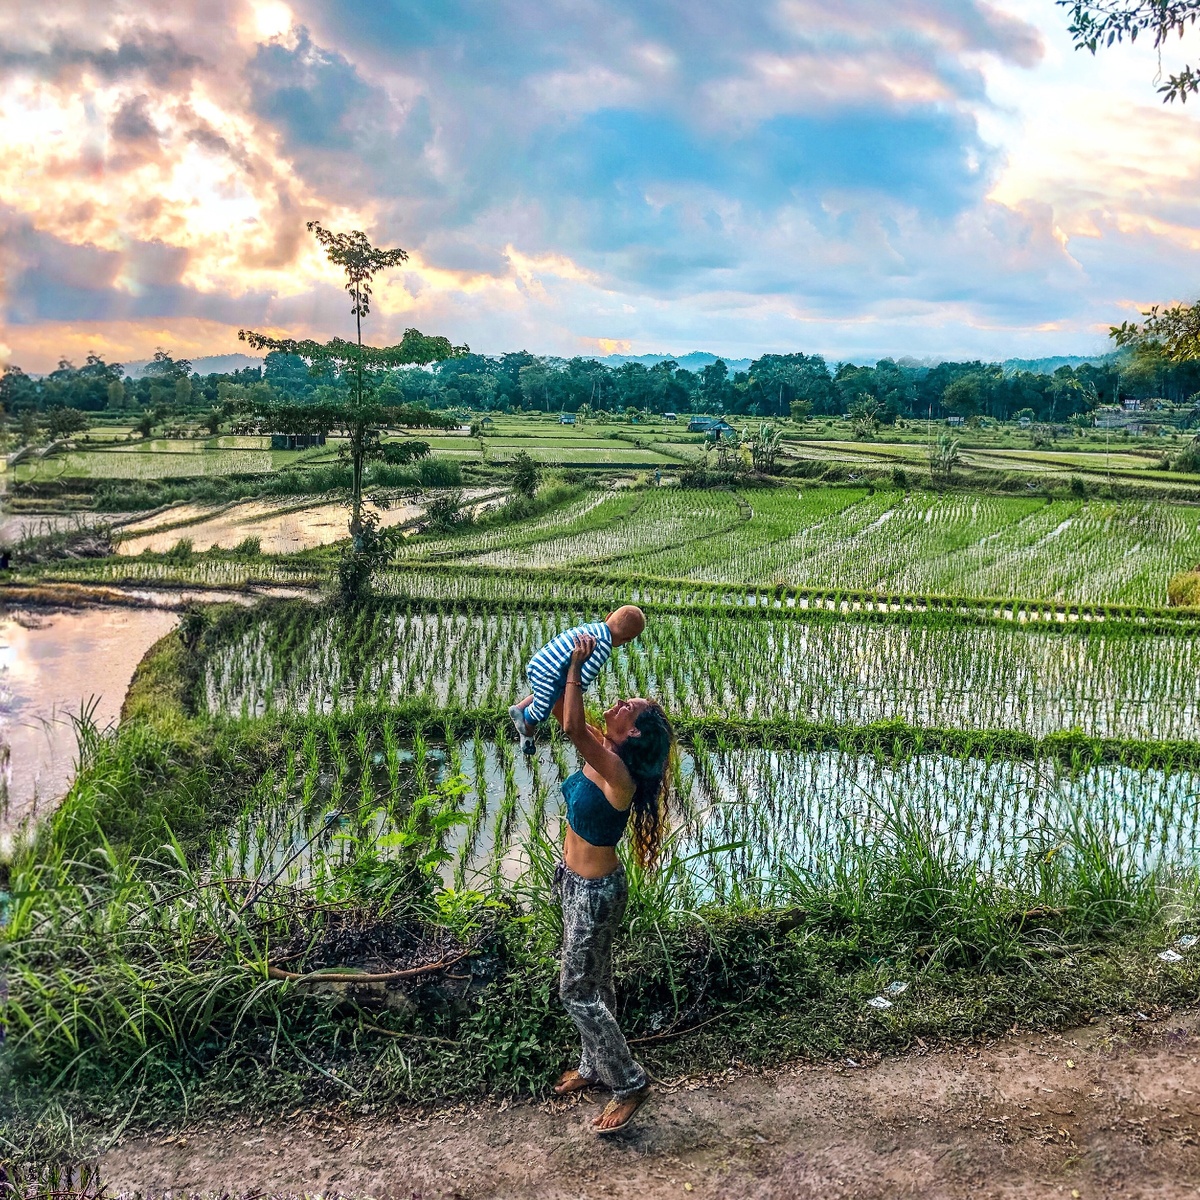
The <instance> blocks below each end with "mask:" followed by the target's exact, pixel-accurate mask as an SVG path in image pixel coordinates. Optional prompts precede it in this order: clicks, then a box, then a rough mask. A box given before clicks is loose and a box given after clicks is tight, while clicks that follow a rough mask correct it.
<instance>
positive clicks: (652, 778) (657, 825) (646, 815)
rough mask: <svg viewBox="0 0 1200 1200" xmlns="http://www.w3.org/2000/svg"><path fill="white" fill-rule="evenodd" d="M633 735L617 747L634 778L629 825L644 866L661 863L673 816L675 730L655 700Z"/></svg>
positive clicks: (620, 756)
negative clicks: (660, 855) (672, 788)
mask: <svg viewBox="0 0 1200 1200" xmlns="http://www.w3.org/2000/svg"><path fill="white" fill-rule="evenodd" d="M633 726H634V728H635V729H636V730H637V731H638V733H639V735H640V736H638V737H634V736H633V735H632V734H631V735H630V736H629V737H627V738H626V739H625V740H624V741H623V742H622V743H621V744H620V745H619V746H617V747H616V751H617V757H618V758H620V760H621V761H622V762H623V763H624V764H625V768H626V770H628V772H629V774H630V776H631V777H632V779H633V784H634V793H633V803H632V804H631V805H630V806H629V823H630V825H631V826H632V829H633V833H632V838H633V853H634V857H635V858H636V859H637V862H638V865H639V866H640V867H643V868H646V869H651V868H653V867H654V865H655V864H656V863H657V862H658V856H659V852H660V851H661V850H662V843H663V838H664V837H665V836H666V832H667V824H668V818H669V816H670V813H669V809H670V795H671V781H672V779H673V777H674V774H675V772H674V766H675V731H674V730H673V729H672V728H671V722H670V721H668V720H667V714H666V713H665V712H664V711H663V707H662V705H661V704H658V703H657V702H656V701H654V700H651V701H649V703H648V707H647V708H646V709H645V710H643V712H642V713H641V715H640V716H639V717H638V718H637V720H636V721H634V723H633Z"/></svg>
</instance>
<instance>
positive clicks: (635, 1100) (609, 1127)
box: [592, 1085, 650, 1133]
mask: <svg viewBox="0 0 1200 1200" xmlns="http://www.w3.org/2000/svg"><path fill="white" fill-rule="evenodd" d="M649 1097H650V1088H649V1086H648V1085H647V1086H646V1087H644V1088H642V1089H641V1090H640V1091H637V1092H634V1093H633V1094H632V1095H629V1096H624V1097H622V1098H621V1099H620V1100H618V1099H617V1098H616V1097H615V1096H614V1097H613V1098H612V1099H611V1100H610V1101H609V1102H608V1103H607V1104H606V1105H605V1106H604V1111H603V1112H602V1113H601V1114H600V1115H599V1116H598V1117H597V1118H596V1119H595V1120H594V1121H593V1122H592V1128H593V1129H594V1130H595V1131H596V1132H597V1133H616V1132H617V1130H618V1129H624V1128H625V1126H626V1125H628V1124H629V1122H630V1121H632V1120H633V1114H634V1113H635V1112H637V1110H638V1109H639V1108H641V1107H642V1105H643V1104H645V1103H646V1101H647V1100H648V1099H649Z"/></svg>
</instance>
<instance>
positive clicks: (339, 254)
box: [238, 221, 469, 551]
mask: <svg viewBox="0 0 1200 1200" xmlns="http://www.w3.org/2000/svg"><path fill="white" fill-rule="evenodd" d="M308 229H309V231H310V232H311V233H312V234H313V235H314V236H315V237H316V239H317V241H318V242H319V243H320V244H321V248H322V249H323V250H324V251H325V255H326V257H327V258H328V259H329V261H330V262H332V263H334V264H336V265H337V266H339V267H341V268H342V270H343V272H344V273H345V276H346V284H345V287H346V291H347V292H349V293H350V299H351V307H350V312H351V314H352V315H353V317H354V322H355V334H356V337H355V340H354V341H353V342H349V341H346V340H345V339H343V338H332V339H330V340H329V341H328V342H317V341H313V340H311V339H307V338H302V339H297V338H287V337H284V338H277V337H270V336H268V335H267V334H265V333H256V332H255V331H253V330H250V329H242V330H240V331H239V332H238V337H239V338H240V339H241V340H242V341H244V342H246V343H248V344H249V345H250V346H252V347H253V348H254V349H255V350H267V351H278V352H280V353H282V354H294V355H296V356H297V357H299V358H301V359H303V360H304V361H305V362H306V363H307V364H308V368H309V371H310V373H311V374H313V375H321V374H328V373H330V372H332V373H333V374H334V375H335V376H336V377H337V378H338V379H339V380H340V381H341V382H343V383H346V382H347V380H348V381H349V382H350V383H351V387H352V390H351V393H350V396H349V398H348V399H347V400H336V401H319V402H317V403H312V404H307V403H302V402H297V401H277V400H271V401H259V402H257V403H256V404H255V406H254V408H255V412H256V415H257V416H258V418H259V421H260V423H261V424H262V425H263V426H264V427H266V426H268V425H269V426H270V427H271V429H272V431H273V432H275V433H320V434H326V433H329V432H332V431H333V430H340V431H342V432H343V433H344V434H345V436H346V441H347V446H346V453H347V456H348V457H349V459H350V464H351V484H350V497H349V500H350V536H351V537H352V538H353V539H354V547H353V549H354V551H358V550H360V549H361V542H362V535H363V528H364V521H363V473H364V467H365V465H366V463H367V462H369V461H372V460H375V459H382V458H383V449H382V446H381V444H380V443H381V432H382V430H383V429H384V428H386V427H387V425H388V424H390V423H393V422H395V421H397V420H398V419H400V416H401V415H402V414H401V413H400V410H399V409H397V408H396V407H395V406H389V405H385V404H380V403H377V402H375V401H374V400H373V399H372V396H373V393H374V392H375V391H376V390H377V389H376V383H377V379H376V376H378V375H379V374H381V373H383V372H386V371H388V370H390V369H391V368H393V367H399V366H415V365H421V366H426V365H428V364H429V363H434V362H441V361H443V360H445V359H448V358H455V357H458V356H460V355H463V354H467V353H468V352H469V350H468V347H466V346H453V345H451V344H450V341H449V339H448V338H444V337H431V336H427V335H426V334H423V333H421V331H420V330H418V329H406V330H405V331H404V337H403V339H402V340H401V341H400V342H399V343H398V344H397V345H394V346H382V347H376V346H365V345H363V340H362V322H363V318H364V317H365V316H367V315H368V314H369V313H370V311H371V281H372V280H373V279H374V278H375V276H376V275H378V274H379V272H380V271H386V270H388V269H389V268H391V267H395V266H398V265H399V264H400V263H402V262H404V261H406V260H407V258H408V253H407V252H406V251H404V250H401V249H399V248H396V249H392V250H380V249H377V248H376V247H374V246H372V245H371V243H370V241H369V240H368V239H367V236H366V234H365V233H362V232H361V231H360V230H353V231H352V232H350V233H333V232H332V231H330V230H328V229H326V228H325V227H324V226H322V225H321V224H319V223H318V222H316V221H309V222H308Z"/></svg>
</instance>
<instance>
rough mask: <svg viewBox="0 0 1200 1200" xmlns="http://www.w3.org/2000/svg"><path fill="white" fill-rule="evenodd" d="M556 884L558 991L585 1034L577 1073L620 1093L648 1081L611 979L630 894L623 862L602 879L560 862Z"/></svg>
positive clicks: (632, 1089) (639, 1087) (644, 1084)
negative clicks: (634, 1051) (626, 1031)
mask: <svg viewBox="0 0 1200 1200" xmlns="http://www.w3.org/2000/svg"><path fill="white" fill-rule="evenodd" d="M554 886H555V890H556V891H557V893H558V897H559V900H560V902H561V904H562V911H563V948H562V973H561V974H560V976H559V985H558V994H559V996H560V997H561V998H562V1002H563V1007H564V1008H566V1010H567V1012H568V1014H569V1015H570V1017H571V1020H572V1021H574V1022H575V1024H576V1026H577V1027H578V1029H579V1032H580V1035H581V1036H582V1038H583V1053H582V1055H581V1056H580V1058H579V1073H580V1075H583V1076H585V1077H586V1078H588V1079H598V1080H600V1082H601V1083H603V1084H605V1085H606V1086H607V1087H609V1088H611V1089H612V1093H613V1095H614V1096H616V1097H617V1098H618V1099H621V1098H622V1097H625V1096H628V1095H630V1094H631V1093H633V1092H636V1091H639V1090H640V1089H641V1088H644V1087H645V1086H646V1082H647V1080H646V1072H645V1071H643V1070H642V1068H641V1066H640V1065H639V1064H638V1063H636V1062H635V1061H634V1059H633V1055H631V1054H630V1053H629V1046H628V1044H627V1043H626V1041H625V1035H624V1034H623V1033H622V1032H621V1028H620V1026H619V1025H618V1024H617V1017H616V1011H617V996H616V993H615V992H614V991H613V984H612V947H613V938H614V937H616V934H617V930H618V929H619V928H620V927H621V918H622V917H623V916H624V915H625V902H626V901H627V900H628V898H629V884H628V883H627V881H626V879H625V868H624V867H618V868H617V869H616V870H615V871H613V872H612V873H611V874H609V875H605V876H604V877H603V878H602V879H585V878H584V877H583V876H582V875H576V874H575V872H574V871H572V870H571V869H570V868H569V867H568V866H567V865H566V864H565V863H559V864H558V868H557V870H556V871H555V873H554Z"/></svg>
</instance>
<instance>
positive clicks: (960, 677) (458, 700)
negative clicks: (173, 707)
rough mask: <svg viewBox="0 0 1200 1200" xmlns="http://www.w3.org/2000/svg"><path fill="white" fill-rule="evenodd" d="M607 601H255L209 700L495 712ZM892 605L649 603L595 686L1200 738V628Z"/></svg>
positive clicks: (218, 664) (738, 707) (686, 706)
mask: <svg viewBox="0 0 1200 1200" xmlns="http://www.w3.org/2000/svg"><path fill="white" fill-rule="evenodd" d="M595 615H596V614H595V613H594V612H590V611H587V610H584V609H578V608H571V607H550V608H540V609H536V610H533V611H523V610H521V609H520V608H519V607H517V608H511V609H507V610H505V609H500V610H497V611H487V610H486V609H482V610H479V611H475V612H463V611H454V610H447V609H443V608H439V607H438V606H436V605H408V604H397V605H392V606H386V607H381V608H379V609H377V610H376V611H374V612H373V613H372V614H371V615H370V617H369V618H360V619H358V620H357V621H354V620H351V619H349V618H338V619H332V620H331V619H329V618H328V617H327V616H326V615H324V614H322V613H319V612H317V611H314V610H311V609H309V608H307V607H288V608H283V609H279V610H276V611H275V612H273V613H268V614H265V615H264V616H263V617H262V618H261V619H258V618H251V617H243V618H242V619H241V624H240V625H239V627H238V628H237V630H236V632H231V633H230V634H229V635H228V636H227V637H226V638H224V639H223V640H222V642H221V643H220V652H219V653H213V654H211V655H210V657H209V660H208V667H207V672H206V676H205V695H206V698H207V704H208V707H209V710H210V711H211V712H213V713H214V714H228V715H232V716H262V715H264V714H267V713H279V712H293V713H306V714H314V715H324V714H329V713H346V712H352V711H354V710H355V709H356V708H358V707H366V708H376V707H379V706H388V705H393V704H403V703H405V702H408V701H411V700H413V699H417V698H420V699H424V700H426V701H428V703H429V704H430V705H431V706H432V707H434V708H451V709H458V710H489V711H492V712H495V713H497V714H501V713H503V711H504V710H505V709H506V708H507V707H508V705H509V704H510V703H512V700H513V699H514V698H516V697H517V696H519V695H524V694H525V685H524V680H523V674H524V666H525V663H526V662H527V661H528V659H529V658H530V656H531V655H532V654H533V652H534V651H535V650H536V649H537V648H538V647H539V646H541V645H543V644H544V643H545V642H546V641H548V640H549V639H550V638H551V637H553V636H554V634H555V633H557V632H558V631H559V630H561V629H564V628H568V627H570V626H571V625H575V624H578V623H580V622H581V621H584V620H589V619H592V618H593V617H594V616H595ZM896 615H897V618H899V619H895V620H882V621H863V620H858V619H856V618H855V617H853V616H848V617H842V616H834V615H832V614H817V613H811V614H806V615H799V614H796V615H792V616H787V615H783V614H774V613H771V612H769V611H763V612H760V613H758V614H754V613H744V614H741V615H734V616H731V615H729V614H728V613H723V612H717V613H713V612H704V611H696V612H694V613H686V614H656V613H655V612H654V611H653V610H651V613H650V621H649V624H648V626H647V629H646V632H645V633H644V634H643V635H642V637H641V638H639V639H638V640H637V641H636V642H634V643H631V644H630V646H628V647H625V648H623V649H621V650H620V651H618V652H617V653H616V654H615V655H614V657H613V659H612V663H611V666H610V668H609V669H608V670H606V671H605V672H603V673H602V674H601V676H600V678H599V680H598V681H597V692H596V700H597V701H598V702H599V703H600V704H601V705H606V704H608V703H610V702H611V701H613V700H614V699H616V698H617V697H620V696H627V695H652V696H657V697H659V698H661V700H662V701H663V703H664V704H665V705H666V707H667V708H668V710H669V711H671V712H676V713H686V714H687V715H689V716H690V717H704V718H729V719H731V720H733V721H761V722H771V721H802V722H809V723H824V724H833V725H839V726H853V725H867V724H871V723H874V722H879V721H895V720H899V721H903V722H906V723H907V724H910V725H914V726H918V727H922V728H938V727H941V728H954V729H978V730H1011V731H1016V732H1020V733H1024V734H1028V735H1030V736H1033V737H1038V738H1041V737H1044V736H1046V735H1048V734H1051V733H1055V732H1058V731H1065V730H1072V729H1078V730H1081V731H1082V732H1083V733H1085V734H1087V735H1089V736H1094V737H1113V738H1123V739H1131V738H1132V739H1149V740H1159V739H1187V740H1198V739H1200V689H1198V688H1197V687H1196V686H1195V681H1196V680H1197V679H1198V678H1200V638H1198V637H1196V636H1194V634H1193V633H1192V632H1191V631H1190V630H1187V629H1184V630H1183V631H1181V632H1180V633H1178V634H1175V635H1171V636H1167V635H1154V634H1135V633H1129V632H1122V633H1120V634H1115V635H1108V634H1105V633H1103V632H1102V631H1099V630H1086V631H1085V630H1035V629H1026V628H1022V627H1020V626H1016V625H1008V626H1004V625H1001V624H993V625H985V626H982V627H980V626H978V625H976V624H973V623H967V622H962V621H953V620H950V621H946V620H938V619H927V620H916V621H912V620H909V619H904V614H896ZM1164 698H1170V699H1169V702H1164Z"/></svg>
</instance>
